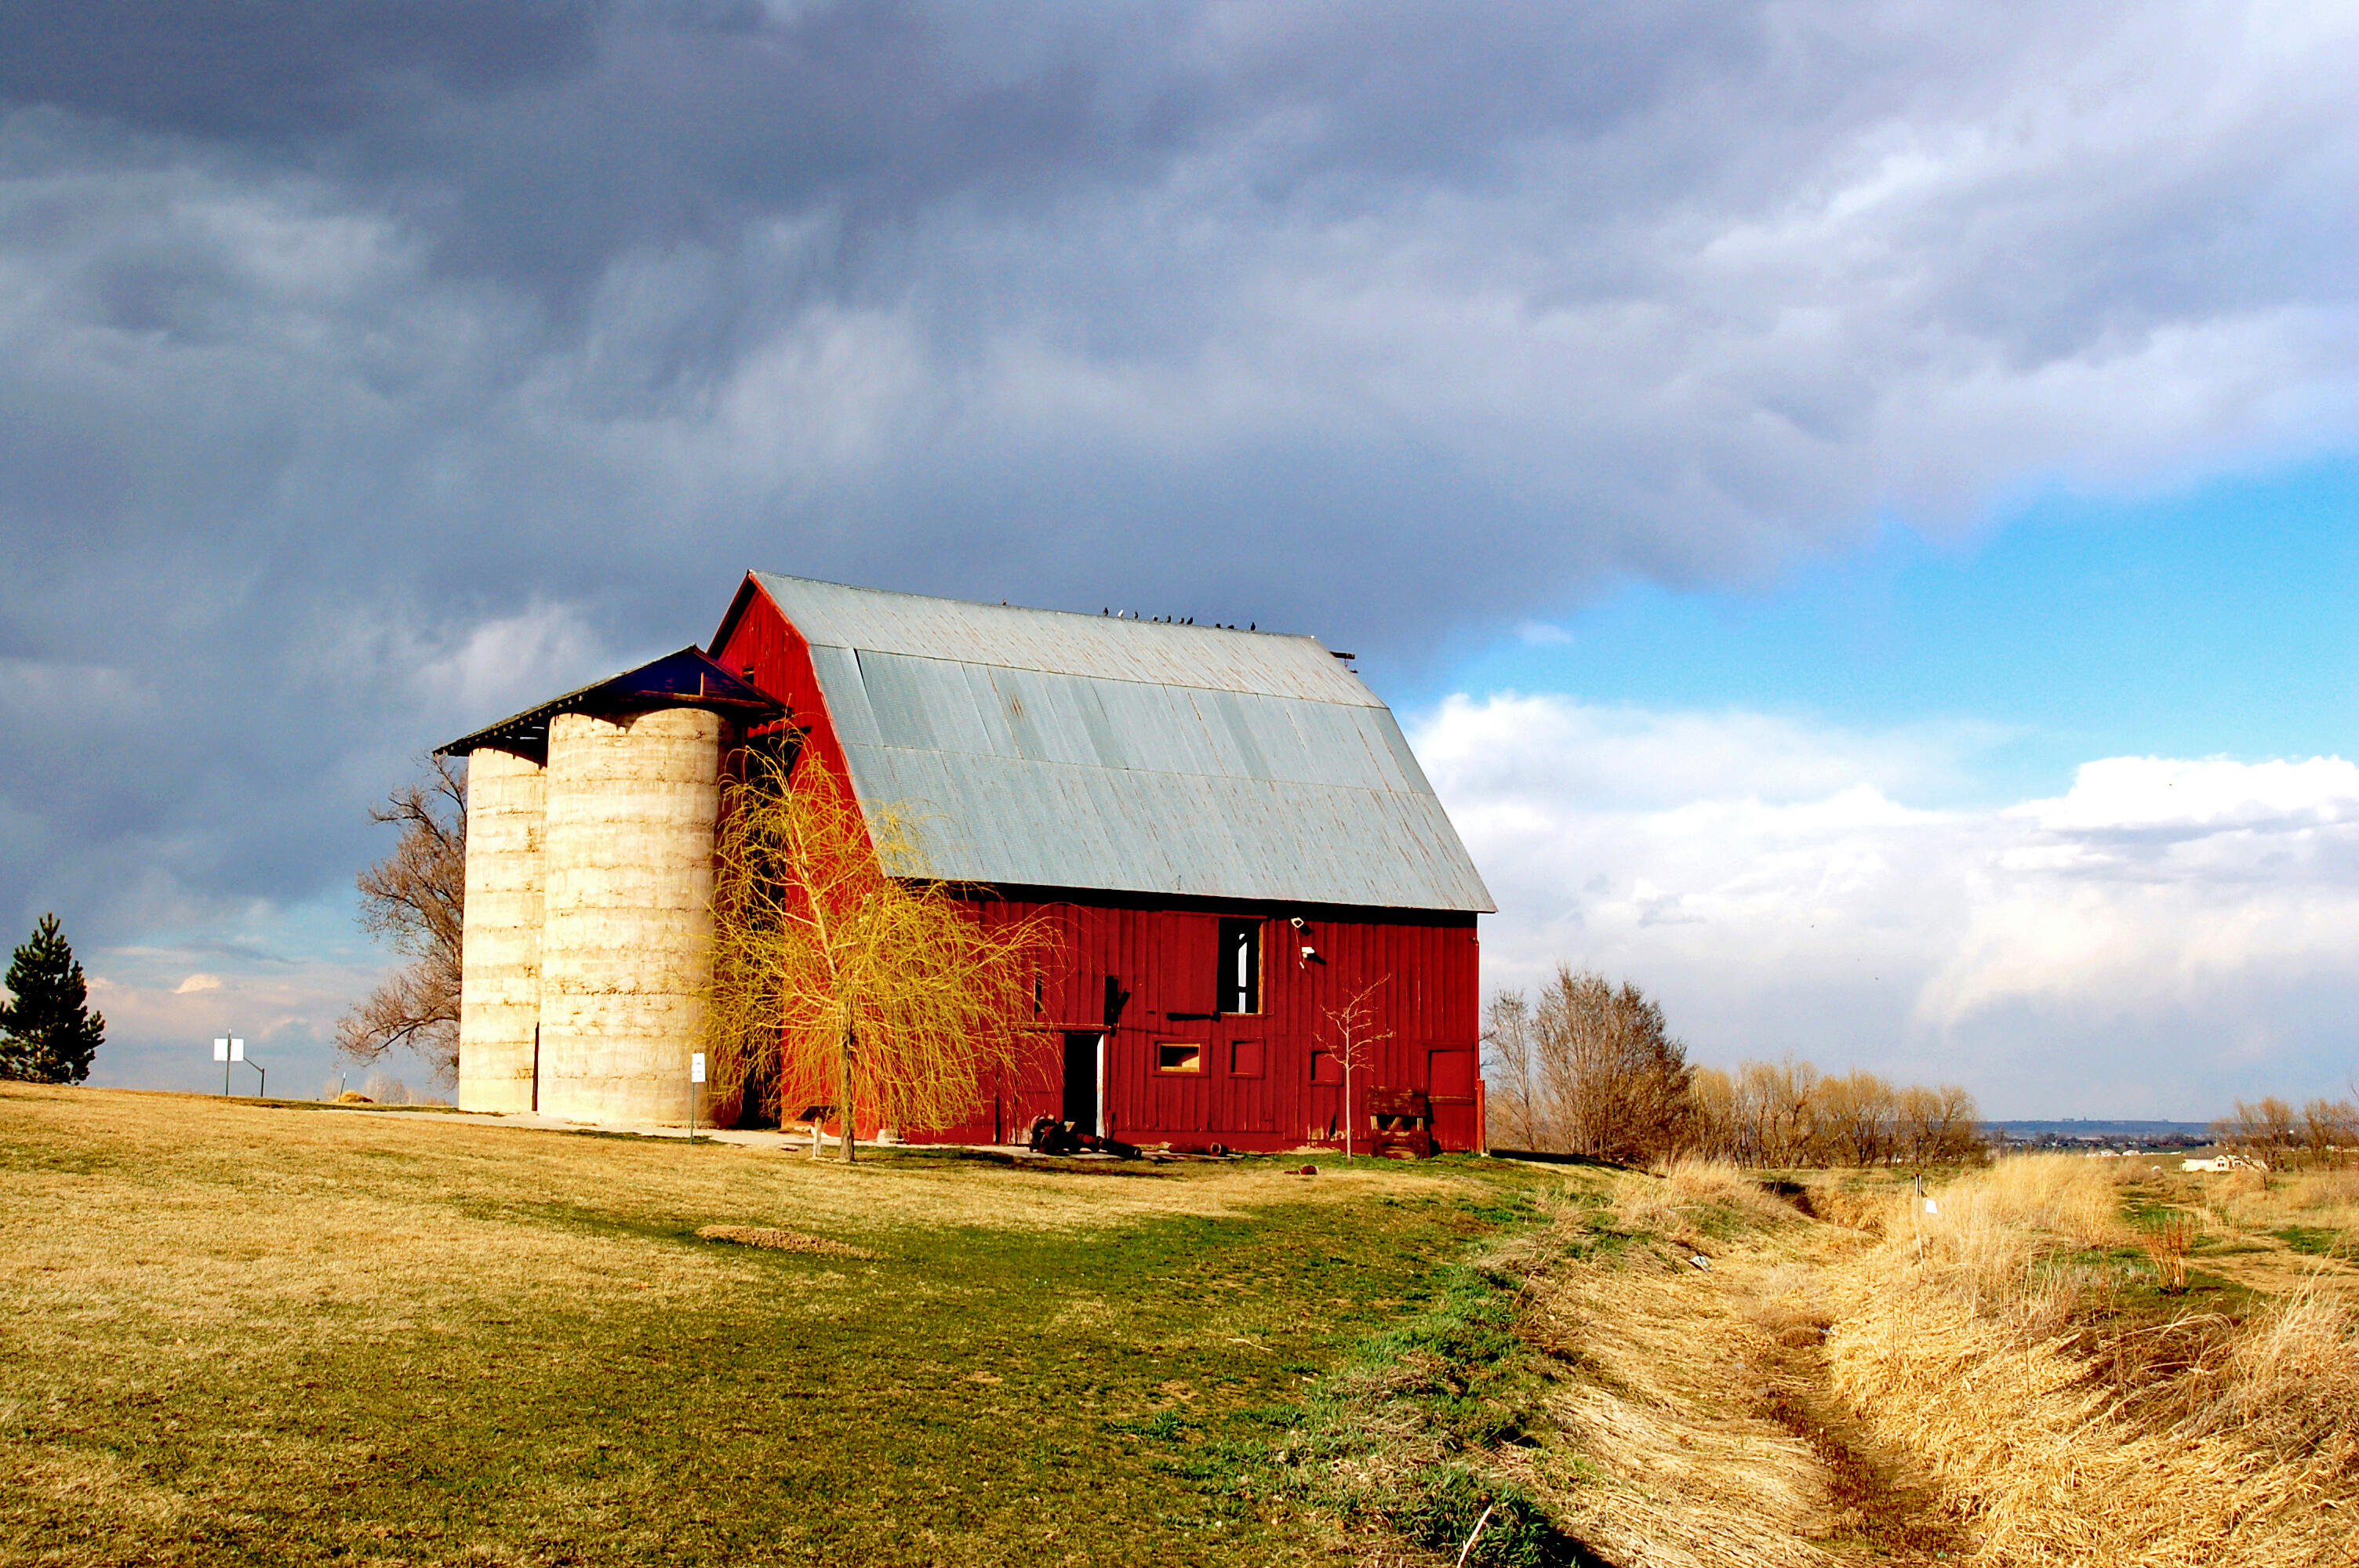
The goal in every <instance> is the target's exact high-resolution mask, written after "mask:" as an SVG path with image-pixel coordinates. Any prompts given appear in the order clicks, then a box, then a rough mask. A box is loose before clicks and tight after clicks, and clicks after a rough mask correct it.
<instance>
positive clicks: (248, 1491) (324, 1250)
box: [0, 1085, 1538, 1563]
mask: <svg viewBox="0 0 2359 1568" xmlns="http://www.w3.org/2000/svg"><path fill="white" fill-rule="evenodd" d="M1469 1163H1470V1162H1437V1163H1435V1164H1430V1165H1423V1166H1418V1167H1414V1168H1412V1167H1408V1166H1403V1165H1399V1164H1386V1165H1380V1166H1379V1165H1371V1164H1370V1163H1369V1162H1366V1161H1362V1162H1359V1163H1358V1165H1357V1166H1356V1167H1355V1168H1354V1169H1353V1170H1352V1171H1350V1172H1348V1173H1347V1172H1345V1171H1344V1170H1343V1169H1342V1167H1341V1165H1340V1162H1324V1161H1322V1162H1321V1164H1322V1165H1324V1166H1325V1167H1326V1168H1325V1170H1324V1171H1323V1173H1321V1174H1320V1175H1318V1176H1315V1177H1304V1176H1298V1175H1288V1174H1282V1173H1280V1167H1279V1165H1278V1162H1272V1161H1260V1162H1238V1163H1234V1164H1221V1165H1211V1164H1177V1165H1169V1166H1161V1167H1155V1168H1152V1169H1141V1168H1138V1167H1099V1168H1097V1169H1094V1170H1073V1171H1064V1172H1049V1173H1042V1172H1036V1171H1025V1170H1016V1169H1012V1168H1009V1167H1007V1166H1005V1165H999V1164H991V1163H982V1162H972V1161H962V1160H957V1159H953V1158H950V1157H945V1156H939V1155H937V1156H929V1155H925V1154H922V1153H918V1152H903V1153H897V1154H894V1155H891V1156H889V1157H886V1158H880V1159H876V1160H874V1161H864V1162H862V1163H860V1164H858V1165H855V1166H854V1167H853V1168H851V1169H849V1170H846V1169H843V1168H842V1167H840V1166H838V1165H835V1164H832V1163H821V1164H814V1163H811V1162H808V1161H806V1160H804V1159H801V1158H799V1157H796V1156H788V1155H782V1154H780V1153H777V1152H770V1151H764V1152H754V1151H748V1150H744V1149H736V1148H730V1147H726V1146H722V1145H715V1144H712V1143H704V1144H701V1145H698V1146H695V1147H690V1146H688V1145H687V1144H684V1143H682V1142H679V1141H654V1140H638V1139H625V1138H607V1137H593V1136H582V1135H574V1134H564V1133H549V1132H532V1131H525V1130H511V1129H504V1128H500V1127H497V1126H473V1125H467V1124H464V1123H452V1122H448V1121H440V1120H436V1121H428V1120H423V1119H418V1118H415V1117H404V1116H398V1115H374V1114H369V1113H365V1112H348V1111H329V1110H314V1109H306V1108H291V1107H289V1108H277V1107H269V1106H261V1105H255V1104H251V1103H242V1102H237V1101H223V1100H216V1099H209V1098H202V1097H183V1096H162V1095H135V1094H125V1093H116V1092H102V1091H88V1090H75V1089H48V1088H36V1087H30V1086H21V1085H0V1167H5V1187H0V1237H5V1247H0V1313H5V1328H0V1445H5V1446H0V1455H5V1457H0V1463H5V1471H6V1478H5V1501H0V1551H5V1552H6V1553H7V1554H8V1555H9V1556H10V1557H12V1558H14V1559H16V1560H33V1561H43V1562H57V1563H121V1562H150V1561H152V1562H175V1563H183V1562H200V1563H201V1562H252V1561H256V1560H285V1561H309V1560H329V1559H333V1560H352V1561H363V1562H377V1561H382V1562H393V1561H435V1562H442V1561H472V1562H499V1563H572V1562H581V1563H603V1562H640V1561H647V1562H653V1561H663V1562H669V1563H701V1562H721V1561H725V1560H745V1559H747V1558H749V1557H750V1558H751V1559H752V1560H756V1561H768V1560H785V1561H804V1560H809V1561H821V1560H826V1561H833V1562H856V1563H936V1562H939V1563H952V1562H958V1563H973V1562H1010V1561H1018V1560H1022V1561H1033V1562H1048V1563H1286V1562H1310V1561H1319V1560H1322V1559H1324V1558H1327V1557H1330V1556H1332V1555H1333V1554H1335V1553H1337V1552H1342V1553H1344V1554H1345V1555H1346V1556H1347V1557H1348V1556H1349V1555H1351V1554H1352V1553H1353V1552H1359V1551H1361V1550H1362V1548H1361V1547H1360V1546H1356V1545H1354V1544H1353V1543H1354V1541H1355V1540H1357V1539H1358V1537H1357V1536H1355V1534H1354V1533H1353V1530H1351V1529H1350V1528H1347V1527H1346V1525H1345V1524H1344V1523H1343V1522H1340V1521H1339V1519H1338V1517H1337V1516H1335V1515H1334V1514H1332V1512H1327V1513H1322V1512H1321V1511H1320V1510H1319V1509H1317V1508H1316V1507H1315V1506H1314V1505H1313V1504H1311V1503H1310V1502H1308V1501H1304V1500H1301V1499H1299V1498H1294V1497H1291V1496H1288V1495H1287V1493H1286V1488H1284V1487H1269V1488H1263V1487H1256V1486H1255V1485H1254V1484H1253V1482H1252V1477H1251V1474H1250V1472H1249V1470H1245V1469H1238V1470H1235V1471H1234V1473H1233V1474H1225V1475H1224V1476H1223V1477H1221V1484H1220V1485H1218V1486H1209V1487H1208V1486H1207V1485H1206V1484H1205V1479H1206V1478H1205V1476H1204V1474H1203V1473H1202V1466H1201V1465H1191V1464H1190V1463H1188V1460H1189V1457H1190V1454H1191V1453H1194V1452H1196V1451H1199V1450H1208V1451H1212V1452H1219V1451H1221V1450H1222V1445H1223V1444H1229V1443H1231V1442H1232V1440H1237V1441H1241V1442H1244V1441H1248V1440H1258V1439H1259V1438H1261V1437H1265V1436H1266V1435H1268V1434H1269V1433H1272V1432H1282V1431H1283V1430H1285V1429H1286V1428H1287V1427H1288V1424H1289V1423H1290V1422H1291V1420H1292V1419H1293V1416H1294V1415H1295V1414H1299V1411H1300V1409H1301V1404H1302V1401H1303V1400H1305V1399H1306V1398H1307V1397H1308V1395H1309V1393H1310V1390H1312V1389H1313V1388H1314V1386H1315V1385H1316V1384H1317V1382H1318V1380H1319V1379H1321V1377H1322V1375H1324V1374H1326V1373H1328V1372H1329V1371H1330V1370H1331V1369H1332V1368H1336V1367H1338V1366H1339V1365H1340V1364H1341V1363H1342V1362H1343V1360H1344V1359H1345V1358H1346V1356H1347V1353H1348V1352H1350V1351H1352V1350H1353V1347H1354V1346H1359V1345H1360V1344H1361V1343H1362V1342H1364V1341H1366V1340H1368V1339H1369V1338H1370V1337H1371V1336H1376V1335H1379V1334H1380V1333H1382V1332H1383V1331H1385V1330H1386V1329H1388V1328H1391V1327H1394V1326H1396V1325H1399V1324H1401V1323H1403V1322H1408V1321H1413V1320H1414V1319H1415V1318H1416V1316H1417V1314H1419V1312H1420V1311H1421V1310H1423V1309H1424V1308H1425V1307H1427V1306H1428V1305H1429V1304H1430V1302H1431V1301H1432V1300H1433V1299H1434V1298H1435V1296H1436V1292H1437V1291H1438V1290H1439V1289H1440V1281H1441V1279H1442V1276H1443V1275H1444V1273H1445V1271H1448V1270H1449V1269H1450V1268H1451V1267H1452V1266H1453V1265H1456V1264H1457V1263H1459V1262H1460V1260H1462V1259H1463V1258H1464V1257H1465V1256H1467V1255H1468V1253H1469V1251H1470V1249H1473V1248H1476V1247H1479V1246H1480V1245H1482V1244H1483V1243H1484V1240H1485V1238H1489V1237H1492V1236H1495V1235H1496V1234H1498V1233H1500V1232H1501V1231H1502V1230H1503V1229H1504V1228H1508V1227H1511V1226H1512V1224H1513V1222H1514V1221H1515V1220H1516V1219H1517V1217H1518V1214H1519V1213H1520V1212H1521V1211H1519V1210H1517V1209H1516V1208H1515V1207H1513V1206H1505V1207H1503V1206H1502V1203H1503V1195H1509V1194H1511V1193H1512V1190H1513V1189H1514V1188H1516V1187H1517V1185H1518V1184H1533V1183H1535V1182H1536V1181H1537V1180H1538V1178H1535V1177H1533V1176H1531V1175H1529V1174H1528V1173H1520V1172H1517V1171H1515V1170H1513V1169H1500V1168H1492V1169H1489V1170H1487V1171H1484V1172H1482V1173H1480V1174H1476V1173H1471V1172H1470V1170H1469V1169H1468V1168H1467V1167H1468V1164H1469ZM715 1225H720V1226H756V1227H781V1228H786V1229H789V1230H792V1231H794V1232H796V1233H799V1234H801V1235H805V1236H811V1237H817V1238H824V1239H828V1240H832V1241H836V1242H839V1243H843V1244H848V1245H849V1246H851V1247H853V1248H857V1249H864V1250H865V1251H868V1252H871V1253H874V1254H875V1259H874V1260H860V1259H857V1258H853V1257H847V1256H843V1255H831V1254H826V1253H808V1252H797V1251H788V1250H777V1249H757V1248H748V1247H743V1246H733V1245H726V1244H723V1243H717V1242H714V1241H711V1240H707V1239H703V1238H700V1237H699V1236H698V1235H697V1232H698V1230H699V1229H701V1228H703V1227H710V1226H715ZM1245 1451H1246V1452H1250V1451H1251V1449H1250V1447H1249V1446H1248V1447H1247V1449H1245Z"/></svg>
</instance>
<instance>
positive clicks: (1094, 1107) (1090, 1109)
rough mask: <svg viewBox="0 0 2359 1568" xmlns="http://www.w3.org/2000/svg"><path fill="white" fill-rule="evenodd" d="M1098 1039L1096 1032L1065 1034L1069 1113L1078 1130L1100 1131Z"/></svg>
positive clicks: (1066, 1115)
mask: <svg viewBox="0 0 2359 1568" xmlns="http://www.w3.org/2000/svg"><path fill="white" fill-rule="evenodd" d="M1098 1040H1099V1036H1097V1035H1095V1034H1078V1033H1077V1034H1068V1035H1066V1036H1065V1113H1064V1118H1063V1119H1065V1120H1067V1121H1070V1122H1071V1123H1072V1124H1073V1130H1074V1131H1076V1132H1086V1133H1089V1134H1091V1135H1092V1136H1093V1137H1094V1136H1095V1135H1096V1133H1097V1130H1098Z"/></svg>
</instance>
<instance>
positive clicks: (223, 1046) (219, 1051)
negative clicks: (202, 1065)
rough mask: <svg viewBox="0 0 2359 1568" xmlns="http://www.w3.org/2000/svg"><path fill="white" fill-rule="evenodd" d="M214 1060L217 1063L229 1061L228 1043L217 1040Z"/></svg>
mask: <svg viewBox="0 0 2359 1568" xmlns="http://www.w3.org/2000/svg"><path fill="white" fill-rule="evenodd" d="M213 1060H214V1061H216V1062H226V1061H228V1060H229V1042H228V1041H226V1040H216V1041H214V1042H213Z"/></svg>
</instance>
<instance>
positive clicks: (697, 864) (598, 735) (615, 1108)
mask: <svg viewBox="0 0 2359 1568" xmlns="http://www.w3.org/2000/svg"><path fill="white" fill-rule="evenodd" d="M721 736H722V719H721V718H720V716H719V715H718V714H715V713H712V712H709V711H707V710H705V709H703V708H657V709H653V710H650V711H645V712H639V713H620V714H594V713H560V714H557V715H555V716H553V717H552V718H551V719H549V766H548V773H547V781H548V782H547V793H548V804H547V815H546V822H547V827H546V832H545V837H544V839H543V851H542V857H543V866H544V875H545V877H546V908H547V914H546V915H545V916H544V919H543V922H542V925H541V938H540V1107H539V1108H540V1110H541V1112H542V1113H543V1114H544V1115H549V1116H560V1117H564V1118H567V1119H571V1120H578V1121H599V1122H613V1121H665V1122H669V1121H680V1120H684V1119H687V1117H688V1115H689V1111H690V1100H689V1094H690V1088H689V1055H690V1053H691V1052H693V1051H696V1050H698V1049H701V1039H700V1033H701V1029H702V1027H703V1022H704V1005H705V1004H704V997H705V991H706V989H707V987H708V986H709V985H710V984H711V981H712V849H713V825H714V820H715V818H716V816H717V815H718V810H719V804H720V784H719V779H720V767H721Z"/></svg>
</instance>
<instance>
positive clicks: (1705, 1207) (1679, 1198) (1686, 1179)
mask: <svg viewBox="0 0 2359 1568" xmlns="http://www.w3.org/2000/svg"><path fill="white" fill-rule="evenodd" d="M1614 1212H1615V1213H1617V1214H1619V1215H1620V1216H1621V1217H1622V1218H1623V1219H1624V1220H1625V1222H1626V1223H1628V1224H1630V1225H1632V1226H1634V1227H1637V1228H1639V1229H1642V1230H1661V1231H1673V1230H1682V1229H1690V1228H1694V1227H1697V1226H1698V1225H1699V1224H1700V1223H1701V1224H1703V1226H1704V1227H1705V1228H1712V1229H1718V1228H1724V1227H1728V1226H1730V1225H1732V1224H1734V1225H1740V1226H1767V1225H1778V1224H1782V1223H1785V1222H1788V1221H1790V1220H1795V1219H1799V1218H1800V1217H1801V1216H1800V1213H1799V1211H1798V1210H1797V1209H1796V1208H1795V1207H1794V1206H1793V1205H1792V1204H1789V1203H1788V1202H1787V1201H1786V1200H1785V1199H1784V1198H1781V1197H1779V1196H1778V1195H1777V1194H1775V1193H1773V1192H1771V1191H1770V1190H1769V1189H1768V1188H1767V1187H1765V1186H1763V1185H1762V1184H1760V1183H1759V1182H1757V1181H1755V1180H1754V1179H1753V1178H1752V1177H1751V1176H1748V1175H1746V1174H1745V1173H1744V1172H1743V1171H1740V1170H1739V1169H1737V1168H1736V1166H1735V1165H1734V1163H1732V1162H1729V1161H1726V1160H1711V1159H1702V1158H1699V1157H1697V1156H1695V1155H1692V1154H1682V1155H1680V1157H1679V1158H1678V1159H1676V1160H1674V1161H1672V1162H1671V1167H1670V1170H1669V1172H1668V1173H1665V1174H1664V1175H1663V1177H1662V1178H1661V1179H1660V1180H1658V1181H1648V1182H1632V1183H1629V1184H1625V1187H1624V1188H1623V1190H1622V1191H1621V1192H1620V1193H1618V1194H1617V1195H1615V1197H1614Z"/></svg>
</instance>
